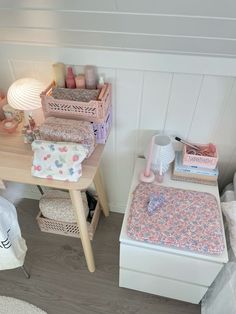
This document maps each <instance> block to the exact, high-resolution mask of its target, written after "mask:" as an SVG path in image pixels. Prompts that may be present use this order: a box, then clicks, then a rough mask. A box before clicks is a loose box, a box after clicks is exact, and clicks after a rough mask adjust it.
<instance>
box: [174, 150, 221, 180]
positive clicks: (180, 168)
mask: <svg viewBox="0 0 236 314" xmlns="http://www.w3.org/2000/svg"><path fill="white" fill-rule="evenodd" d="M218 175H219V170H218V168H217V167H216V168H215V169H208V168H202V167H196V166H185V165H183V155H182V152H181V151H177V152H176V153H175V161H174V167H173V174H172V179H174V180H181V181H190V182H196V183H201V184H210V185H217V179H218Z"/></svg>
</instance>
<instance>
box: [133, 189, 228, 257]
mask: <svg viewBox="0 0 236 314" xmlns="http://www.w3.org/2000/svg"><path fill="white" fill-rule="evenodd" d="M154 196H155V197H154ZM150 207H151V210H150ZM127 232H128V236H129V237H130V238H132V239H134V240H137V241H142V242H148V243H153V244H157V245H161V246H166V247H171V248H177V249H181V250H188V251H192V252H196V253H201V254H212V255H219V254H221V253H222V252H223V250H224V240H223V239H224V238H223V226H222V223H221V218H220V209H219V207H218V203H217V200H216V198H215V197H214V196H213V195H211V194H209V193H203V192H197V191H190V190H183V189H176V188H170V187H164V186H160V185H157V184H150V183H140V184H139V185H138V186H137V188H136V189H135V191H134V193H133V200H132V204H131V207H130V213H129V218H128V230H127Z"/></svg>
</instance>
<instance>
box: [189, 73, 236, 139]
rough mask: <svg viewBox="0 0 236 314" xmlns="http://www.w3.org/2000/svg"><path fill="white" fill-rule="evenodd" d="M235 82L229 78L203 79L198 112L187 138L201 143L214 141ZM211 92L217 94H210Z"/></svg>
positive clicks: (207, 77)
mask: <svg viewBox="0 0 236 314" xmlns="http://www.w3.org/2000/svg"><path fill="white" fill-rule="evenodd" d="M233 82H234V79H233V78H228V77H217V76H213V77H212V76H205V77H204V78H203V83H202V88H201V91H200V95H199V99H198V102H197V107H196V111H195V113H194V117H193V121H192V123H191V128H190V131H189V133H188V135H187V136H186V137H187V138H188V139H189V140H191V141H193V142H199V143H201V142H202V141H207V142H211V141H212V136H213V135H214V131H215V128H216V127H218V125H219V124H218V123H220V121H219V119H221V116H222V110H224V106H225V101H226V100H227V97H228V96H229V93H230V91H231V89H232V85H233ZM209 91H215V92H214V93H209Z"/></svg>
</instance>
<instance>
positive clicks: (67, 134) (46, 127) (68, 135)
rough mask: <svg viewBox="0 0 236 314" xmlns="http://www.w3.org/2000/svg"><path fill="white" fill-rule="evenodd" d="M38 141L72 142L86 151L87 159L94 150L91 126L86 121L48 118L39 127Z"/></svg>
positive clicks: (93, 136)
mask: <svg viewBox="0 0 236 314" xmlns="http://www.w3.org/2000/svg"><path fill="white" fill-rule="evenodd" d="M39 133H40V139H41V140H45V141H56V142H73V143H79V144H82V145H83V146H84V147H85V148H87V149H88V156H87V157H89V156H90V155H91V154H92V152H93V151H94V148H95V135H94V131H93V126H92V124H91V123H90V122H87V121H77V120H71V119H61V118H55V117H48V118H47V119H46V120H45V121H44V123H43V124H41V126H40V127H39Z"/></svg>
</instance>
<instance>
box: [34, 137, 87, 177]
mask: <svg viewBox="0 0 236 314" xmlns="http://www.w3.org/2000/svg"><path fill="white" fill-rule="evenodd" d="M32 150H33V151H34V159H33V165H32V169H31V173H32V175H33V176H35V177H40V178H46V179H55V180H64V181H66V180H67V181H72V182H76V181H78V179H79V178H80V177H81V175H82V167H81V163H82V161H83V160H84V158H85V157H86V155H87V153H88V150H87V149H86V148H85V147H84V146H83V145H81V144H76V143H66V142H61V143H60V142H57V143H56V142H49V141H40V140H36V141H34V142H33V143H32Z"/></svg>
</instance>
